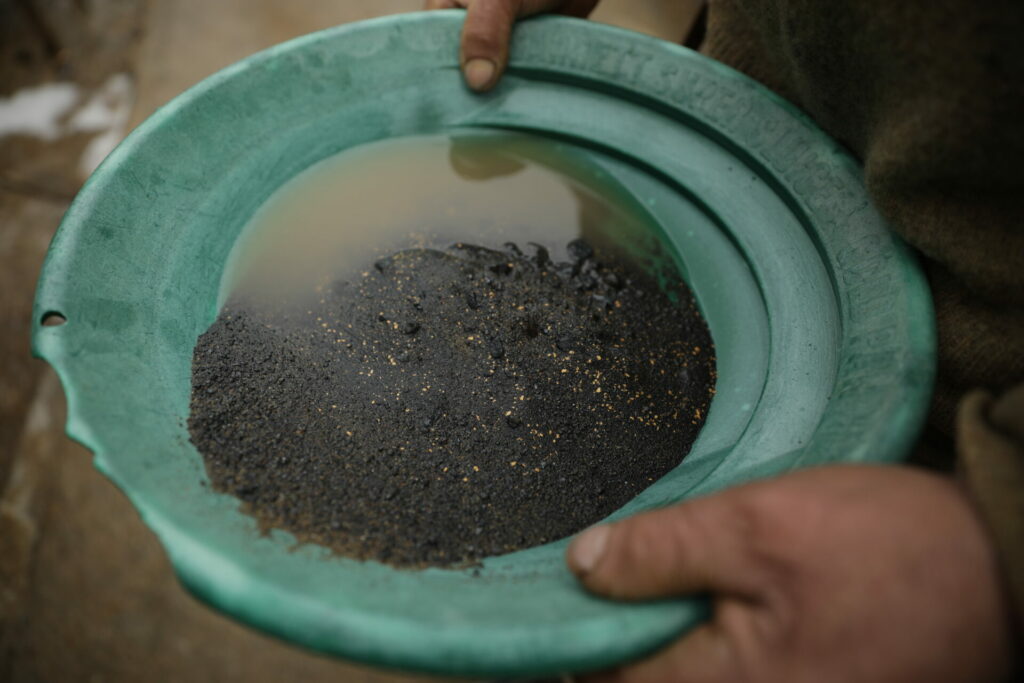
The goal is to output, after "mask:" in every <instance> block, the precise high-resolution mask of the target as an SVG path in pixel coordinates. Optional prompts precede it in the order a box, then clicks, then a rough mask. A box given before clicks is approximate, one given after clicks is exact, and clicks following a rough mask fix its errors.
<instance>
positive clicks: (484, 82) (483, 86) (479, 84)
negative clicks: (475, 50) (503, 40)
mask: <svg viewBox="0 0 1024 683" xmlns="http://www.w3.org/2000/svg"><path fill="white" fill-rule="evenodd" d="M497 71H498V65H497V64H495V63H494V62H492V61H491V60H489V59H485V58H483V57H476V58H474V59H471V60H469V61H468V62H466V64H465V65H464V66H463V67H462V73H463V74H464V75H465V77H466V85H468V86H469V87H470V89H471V90H475V91H477V92H483V91H485V90H487V89H489V88H490V87H491V85H492V82H493V81H494V75H495V74H496V73H497Z"/></svg>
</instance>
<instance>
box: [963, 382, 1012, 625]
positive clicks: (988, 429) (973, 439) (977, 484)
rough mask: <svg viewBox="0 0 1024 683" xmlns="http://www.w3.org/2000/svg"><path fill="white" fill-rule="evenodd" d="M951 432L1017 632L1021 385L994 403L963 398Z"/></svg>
mask: <svg viewBox="0 0 1024 683" xmlns="http://www.w3.org/2000/svg"><path fill="white" fill-rule="evenodd" d="M957 427H958V430H957V431H958V433H957V451H958V457H959V467H960V472H961V477H962V479H963V481H964V484H965V485H966V486H967V489H968V490H969V491H970V493H971V495H972V497H973V498H974V500H975V503H976V504H977V506H978V509H979V511H980V512H981V515H982V517H984V519H985V521H986V523H987V524H988V527H989V529H990V531H991V533H992V538H993V540H994V541H995V544H996V548H997V551H998V553H999V555H1000V559H1001V561H1002V566H1003V569H1004V575H1005V577H1006V580H1007V585H1008V588H1009V591H1010V596H1011V599H1012V601H1013V605H1012V607H1013V611H1014V614H1015V616H1016V620H1017V626H1018V629H1020V627H1022V626H1024V385H1018V386H1017V387H1016V388H1014V389H1012V390H1010V391H1008V392H1007V393H1005V394H1003V396H1002V397H1000V398H998V399H995V398H993V397H992V396H991V395H990V394H988V393H986V392H983V391H974V392H972V393H970V394H968V395H967V396H966V397H964V399H963V401H962V402H961V403H960V409H959V414H958V424H957ZM1018 632H1020V631H1018Z"/></svg>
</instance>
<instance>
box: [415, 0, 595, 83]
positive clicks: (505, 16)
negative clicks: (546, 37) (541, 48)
mask: <svg viewBox="0 0 1024 683" xmlns="http://www.w3.org/2000/svg"><path fill="white" fill-rule="evenodd" d="M597 3H598V0H427V3H426V8H427V9H453V8H457V7H464V8H466V10H467V12H466V22H465V24H464V25H463V27H462V48H461V53H460V57H459V63H460V64H461V65H462V73H463V74H464V75H465V77H466V84H467V85H468V86H469V87H470V88H472V89H473V90H476V91H478V92H484V91H487V90H490V89H491V88H493V87H494V86H495V84H497V82H498V80H499V79H500V78H501V74H502V73H504V71H505V67H506V66H507V65H508V44H509V40H510V38H511V37H512V25H513V24H515V22H516V20H517V19H522V18H523V17H528V16H530V15H533V14H541V13H544V12H559V13H561V14H568V15H571V16H575V17H586V16H588V15H589V14H590V12H591V11H592V10H593V9H594V7H595V6H596V5H597Z"/></svg>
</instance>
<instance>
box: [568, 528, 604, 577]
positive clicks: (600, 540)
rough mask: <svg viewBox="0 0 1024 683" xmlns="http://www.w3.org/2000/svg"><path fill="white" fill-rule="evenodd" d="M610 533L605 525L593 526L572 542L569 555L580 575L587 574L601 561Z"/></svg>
mask: <svg viewBox="0 0 1024 683" xmlns="http://www.w3.org/2000/svg"><path fill="white" fill-rule="evenodd" d="M611 531H612V530H611V529H610V528H609V527H608V526H607V525H601V526H595V527H593V528H591V529H587V530H586V531H584V532H583V533H582V534H580V535H579V538H577V539H576V540H575V541H573V543H572V546H570V548H569V555H570V559H571V560H572V564H573V565H574V566H575V567H576V569H577V570H578V572H579V573H580V574H587V573H589V572H590V571H592V570H593V569H594V567H596V566H597V563H598V562H600V561H601V556H602V555H604V549H605V546H607V545H608V536H609V535H611Z"/></svg>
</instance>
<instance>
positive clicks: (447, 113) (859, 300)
mask: <svg viewBox="0 0 1024 683" xmlns="http://www.w3.org/2000/svg"><path fill="white" fill-rule="evenodd" d="M461 21H462V15H461V14H460V13H458V12H438V13H430V14H411V15H403V16H397V17H390V18H386V19H380V20H375V21H369V22H365V23H359V24H352V25H348V26H341V27H338V28H334V29H330V30H327V31H323V32H321V33H316V34H313V35H309V36H306V37H303V38H299V39H297V40H294V41H291V42H289V43H285V44H283V45H279V46H277V47H275V48H272V49H270V50H267V51H265V52H261V53H259V54H257V55H255V56H253V57H250V58H249V59H246V60H244V61H242V62H239V63H238V64H236V65H234V66H232V67H229V68H227V69H225V70H223V71H221V72H220V73H218V74H216V75H214V76H212V77H211V78H209V79H207V80H205V81H203V82H202V83H200V84H199V85H197V86H195V87H194V88H192V89H191V90H189V91H187V92H186V93H184V94H183V95H181V96H180V97H178V98H177V99H175V100H174V101H172V102H171V103H170V104H168V105H167V106H165V107H164V108H163V109H161V110H160V111H158V112H157V113H156V114H154V115H153V116H152V117H151V118H150V119H149V120H148V121H146V122H145V123H144V124H143V125H142V126H140V127H139V128H138V129H137V130H136V131H135V132H134V133H132V134H131V136H129V137H128V139H127V140H125V142H124V143H122V144H121V145H120V147H118V148H117V149H116V150H115V151H114V152H113V154H111V155H110V157H109V158H108V159H107V160H106V161H105V162H104V163H103V165H102V166H101V167H100V168H99V170H98V171H96V173H95V174H94V175H93V176H92V178H91V179H90V180H89V182H88V183H87V184H86V186H85V188H84V189H83V190H82V191H81V193H80V194H79V195H78V198H77V199H76V200H75V202H74V204H73V205H72V207H71V209H70V210H69V211H68V213H67V216H66V217H65V219H64V222H63V224H62V225H61V227H60V230H59V232H58V233H57V236H56V238H55V239H54V241H53V244H52V246H51V247H50V252H49V255H48V257H47V260H46V265H45V267H44V269H43V273H42V276H41V278H40V281H39V289H38V293H37V295H36V301H35V325H36V326H35V329H34V334H33V347H34V350H35V353H36V354H37V355H39V356H40V357H42V358H44V359H46V360H47V361H48V362H49V363H50V364H51V365H52V366H53V367H54V368H55V369H56V370H57V372H58V374H59V375H60V378H61V381H62V382H63V386H64V390H65V392H66V394H67V400H68V408H69V411H68V412H69V417H68V423H67V431H68V434H69V435H70V436H71V437H72V438H74V439H76V440H77V441H80V442H81V443H83V444H85V445H86V446H87V447H88V448H89V449H91V450H92V451H93V452H94V453H95V462H96V466H97V467H98V468H99V469H100V470H101V471H102V472H103V473H104V474H106V475H107V476H108V477H109V478H110V479H111V480H112V481H114V482H115V483H116V484H117V485H118V486H119V487H120V488H121V490H123V491H124V493H125V494H126V495H127V496H128V497H129V498H130V499H131V500H132V502H133V503H134V504H135V507H136V508H137V509H138V511H139V514H140V515H141V516H142V518H143V519H144V520H145V522H146V523H147V524H148V525H149V527H150V528H151V529H152V530H153V531H154V532H155V533H156V534H157V536H159V538H160V540H161V542H162V543H163V545H164V547H165V548H166V550H167V553H168V555H169V556H170V559H171V561H172V562H173V564H174V568H175V570H176V571H177V573H178V576H179V577H180V578H181V581H182V582H183V583H184V584H185V585H186V586H187V587H188V588H189V589H190V590H191V591H192V592H194V593H195V594H196V595H197V596H199V597H200V598H201V599H203V600H204V601H206V602H207V603H209V604H210V605H211V606H213V607H214V608H216V609H218V610H222V611H223V612H225V613H227V614H230V615H231V616H233V617H235V618H237V619H239V620H241V621H243V622H246V623H248V624H250V625H252V626H254V627H255V628H258V629H261V630H264V631H267V632H269V633H273V634H276V635H278V636H280V637H281V638H284V639H286V640H289V641H292V642H294V643H298V644H301V645H303V646H306V647H309V648H312V649H314V650H318V651H322V652H327V653H332V654H335V655H340V656H342V657H346V658H350V659H353V660H359V661H362V662H367V663H370V664H376V665H383V666H388V667H397V668H403V669H411V670H419V671H429V672H438V673H445V674H465V675H480V676H484V675H487V676H528V675H538V674H546V673H556V672H561V671H578V670H585V669H593V668H598V667H605V666H608V665H612V664H615V663H617V662H620V661H622V660H625V659H630V658H635V657H639V656H641V655H643V654H645V653H648V652H650V651H652V650H654V649H656V648H658V647H659V646H661V645H663V644H665V643H666V642H668V641H669V640H671V639H673V638H675V637H677V636H678V635H679V634H680V633H682V632H683V631H685V630H686V629H688V628H690V627H692V626H693V625H694V624H695V623H697V622H699V621H700V620H701V619H703V618H704V617H705V614H706V606H705V604H704V603H703V602H701V601H700V600H697V599H690V600H677V601H664V602H652V603H644V604H635V603H634V604H617V603H613V602H608V601H605V600H601V599H597V598H594V597H592V596H590V595H588V594H587V593H585V592H584V591H582V590H581V589H580V588H579V587H578V586H577V584H576V583H575V581H574V580H573V578H572V576H571V575H570V574H569V573H568V571H567V570H566V568H565V566H564V563H563V559H562V558H563V553H564V550H565V546H566V544H567V542H568V540H567V539H563V540H561V541H558V542H555V543H551V544H548V545H545V546H542V547H537V548H532V549H529V550H524V551H521V552H516V553H513V554H509V555H504V556H500V557H493V558H488V559H487V560H485V561H484V563H483V567H482V569H480V570H479V575H476V573H475V572H473V571H471V570H448V569H427V570H418V571H413V570H398V569H394V568H391V567H389V566H385V565H383V564H379V563H376V562H360V561H356V560H351V559H346V558H343V557H338V556H336V555H332V554H331V553H330V552H329V551H328V550H326V549H325V548H322V547H319V546H316V545H303V546H299V547H298V548H296V547H295V541H294V538H293V537H291V536H290V535H289V534H286V533H284V532H273V533H271V534H270V535H261V533H260V532H259V530H258V528H257V525H256V522H255V521H254V520H253V519H252V518H251V517H249V516H247V515H245V514H243V513H242V512H241V511H240V510H239V501H238V500H237V499H236V498H234V497H232V496H229V495H224V494H219V493H216V492H213V491H212V490H211V489H210V487H209V485H208V483H207V482H206V474H205V471H204V468H203V462H202V458H201V456H200V455H199V453H197V452H196V450H195V448H194V447H193V446H192V444H191V443H190V441H189V435H188V432H187V429H186V426H185V424H186V419H187V416H188V410H189V392H190V363H191V356H192V350H193V348H194V346H195V343H196V339H197V337H198V336H199V335H200V334H201V333H202V332H204V331H205V330H206V328H207V327H208V326H209V325H210V324H211V323H212V322H213V320H214V318H215V317H216V313H217V308H216V307H217V302H218V295H219V291H220V287H221V282H222V275H223V273H224V268H225V263H226V261H227V260H228V255H229V252H230V251H231V249H232V246H233V245H234V243H235V241H236V239H237V238H238V236H239V233H240V231H241V230H242V228H243V226H245V225H246V223H247V222H248V221H249V219H250V217H251V216H252V215H253V213H254V212H255V211H257V209H259V208H260V205H261V204H262V203H263V202H264V201H265V200H266V199H267V197H268V196H269V195H271V194H272V193H273V192H274V191H275V190H276V189H277V188H279V187H280V186H281V185H282V184H284V183H286V182H287V181H288V180H289V179H291V178H292V177H294V176H295V175H296V174H298V173H300V172H302V171H303V170H305V169H307V168H308V167H310V166H311V165H312V164H315V163H316V162H318V161H320V160H322V159H324V158H326V157H328V156H330V155H333V154H335V153H337V152H340V151H342V150H345V149H348V148H351V147H353V146H356V145H360V144H363V143H368V142H372V141H377V140H383V139H387V138H395V137H401V136H411V135H422V134H427V133H439V132H440V133H444V132H449V133H454V132H458V131H464V130H468V129H497V130H509V129H513V130H515V131H517V132H519V133H526V134H532V135H535V136H547V137H554V138H558V139H559V140H561V141H569V142H570V143H571V144H572V145H574V146H575V148H577V149H580V150H584V151H585V153H586V154H588V155H589V156H590V158H591V162H592V163H593V164H594V165H596V166H599V167H600V168H601V169H602V170H603V172H604V173H606V174H607V175H608V176H609V177H611V178H613V179H614V180H615V181H616V182H618V183H620V184H621V186H622V187H625V188H628V190H629V192H630V193H631V194H632V195H633V196H634V197H635V198H636V199H637V200H639V201H640V202H642V203H643V205H644V206H646V207H647V208H648V210H649V211H650V213H651V215H652V217H653V218H654V220H655V221H656V222H657V223H658V224H660V225H661V227H662V229H663V230H664V233H665V239H666V240H667V242H668V244H669V245H670V248H671V250H672V251H673V252H674V253H673V257H674V258H675V259H676V261H677V262H678V264H679V267H680V270H681V272H682V273H683V274H684V276H685V278H686V280H687V281H688V282H689V283H690V286H691V287H692V289H693V291H694V293H695V295H696V297H697V299H698V302H699V304H700V307H701V309H702V310H703V312H704V314H705V317H706V319H707V322H708V325H709V327H710V329H711V332H712V335H713V337H714V340H715V344H716V347H717V357H718V374H719V378H718V386H717V395H716V397H715V399H714V402H713V405H712V407H711V410H710V414H709V416H708V419H707V423H706V426H705V427H704V429H703V431H702V432H701V434H700V437H699V439H698V441H697V443H696V444H695V446H694V448H693V450H692V452H691V454H690V455H689V456H688V457H687V458H686V459H685V461H684V462H683V463H682V464H681V465H679V466H678V467H677V468H676V469H675V470H673V471H672V472H671V473H669V474H668V475H666V476H665V477H663V478H662V479H660V480H658V481H657V482H655V483H654V484H653V485H652V486H651V487H650V488H648V489H647V490H645V491H644V492H643V493H641V494H640V495H639V496H637V497H636V498H635V499H634V500H632V501H631V502H630V503H629V504H628V505H626V506H625V507H623V508H622V509H620V510H618V511H617V512H616V513H615V514H614V515H613V516H612V517H613V518H618V517H622V516H626V515H629V514H632V513H636V512H638V511H641V510H646V509H650V508H654V507H658V506H663V505H667V504H670V503H674V502H676V501H680V500H683V499H686V498H690V497H693V496H697V495H701V494H707V493H709V492H712V491H715V490H719V489H722V488H724V487H727V486H731V485H735V484H739V483H742V482H746V481H749V480H751V479H754V478H757V477H764V476H769V475H774V474H778V473H781V472H785V471H787V470H791V469H794V468H798V467H806V466H810V465H817V464H822V463H830V462H837V461H846V462H866V461H896V460H899V459H901V458H902V457H903V456H904V455H905V454H906V453H907V451H908V449H909V448H910V446H911V444H912V442H913V440H914V438H915V436H916V434H917V432H918V429H919V427H920V425H921V423H922V419H923V416H924V413H925V409H926V406H927V400H928V396H929V393H930V390H931V383H932V376H933V365H934V344H935V339H934V329H933V321H932V312H931V305H930V299H929V295H928V291H927V288H926V285H925V281H924V279H923V277H922V275H921V273H920V271H919V270H918V268H917V267H916V265H915V262H914V259H913V257H912V256H911V254H910V253H909V252H908V250H907V248H906V247H904V246H903V245H902V244H901V243H900V242H899V241H898V240H897V239H896V238H895V237H894V236H893V235H892V234H891V233H890V231H889V230H888V228H887V227H886V225H885V224H884V223H883V221H882V220H881V218H880V217H879V215H878V213H877V212H876V210H875V209H874V208H873V207H872V205H871V203H870V202H869V200H868V197H867V194H866V192H865V190H864V187H863V183H862V178H861V169H860V168H859V167H858V166H857V164H856V163H855V162H854V161H853V160H851V159H850V158H849V157H848V156H847V155H846V154H845V153H844V152H843V151H842V150H841V149H840V148H839V146H838V145H837V144H836V143H834V142H833V141H831V140H830V139H829V138H828V137H826V136H825V135H824V134H823V133H822V132H821V131H820V130H818V129H817V128H816V127H815V126H814V125H813V124H812V123H811V122H809V121H808V120H807V119H806V118H805V117H804V116H803V115H801V114H800V113H799V112H798V111H797V110H796V109H795V108H794V107H792V106H791V105H789V104H787V103H786V102H784V101H782V100H780V99H779V98H777V97H775V96H774V95H772V94H770V93H769V92H767V91H766V90H765V89H763V88H762V87H760V86H758V85H757V84H755V83H754V82H752V81H751V80H749V79H747V78H745V77H743V76H741V75H739V74H737V73H736V72H734V71H731V70H730V69H728V68H725V67H723V66H721V65H720V64H717V63H715V62H712V61H710V60H708V59H705V58H703V57H701V56H699V55H697V54H695V53H693V52H691V51H689V50H686V49H684V48H682V47H679V46H677V45H672V44H668V43H664V42H660V41H657V40H653V39H650V38H647V37H644V36H640V35H637V34H633V33H629V32H625V31H621V30H617V29H612V28H608V27H604V26H600V25H597V24H591V23H586V22H582V21H577V20H571V19H564V18H553V17H552V18H544V19H540V20H536V21H530V22H527V23H525V24H523V25H522V26H521V28H520V29H518V30H517V33H516V37H515V42H514V49H513V51H512V54H513V59H512V65H511V68H510V70H509V73H508V75H507V76H506V77H505V79H504V80H503V81H502V83H501V85H500V86H499V87H498V88H497V89H496V90H495V91H493V92H492V93H490V94H488V95H485V96H478V95H475V94H472V93H471V92H469V91H468V90H467V89H466V88H465V86H464V85H463V83H462V79H461V78H460V75H459V71H458V68H457V45H458V34H459V29H460V25H461ZM51 313H59V314H60V315H62V316H64V317H65V318H66V323H64V324H63V325H59V326H43V325H42V321H43V319H44V318H46V317H47V316H48V315H49V314H51Z"/></svg>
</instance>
